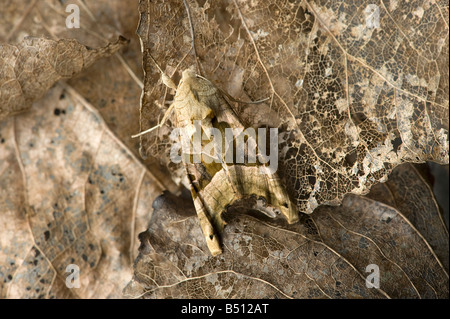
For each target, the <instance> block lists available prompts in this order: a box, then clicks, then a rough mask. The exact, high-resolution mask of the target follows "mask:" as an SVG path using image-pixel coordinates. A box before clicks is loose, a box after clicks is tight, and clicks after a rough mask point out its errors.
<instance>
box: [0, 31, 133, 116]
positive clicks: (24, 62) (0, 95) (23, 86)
mask: <svg viewBox="0 0 450 319" xmlns="http://www.w3.org/2000/svg"><path fill="white" fill-rule="evenodd" d="M127 42H128V41H127V40H126V39H125V38H120V39H119V40H117V41H116V42H115V43H111V44H108V45H107V46H106V47H103V48H100V49H90V48H87V47H85V46H84V45H82V44H80V43H78V42H77V41H76V40H72V39H67V40H58V41H54V40H49V39H42V38H32V37H29V38H26V39H25V40H23V41H22V42H21V43H20V44H19V45H17V46H12V45H8V44H1V45H0V70H1V71H0V83H1V85H0V119H1V118H4V117H6V116H8V115H11V114H15V113H19V112H23V111H25V110H27V109H28V108H30V107H31V104H32V103H33V101H34V100H36V99H38V98H40V97H42V95H43V94H44V93H45V92H47V91H48V89H49V88H50V87H51V86H52V85H53V84H54V83H55V82H57V81H58V80H60V79H65V78H70V77H72V76H74V75H75V74H77V73H79V72H80V71H82V70H83V69H85V68H88V67H89V66H91V65H92V64H93V63H94V62H95V61H96V60H97V59H99V58H102V57H107V56H110V55H111V54H113V53H115V52H116V51H117V50H119V49H120V48H121V47H122V46H123V45H125V44H126V43H127Z"/></svg>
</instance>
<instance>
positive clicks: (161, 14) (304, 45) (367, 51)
mask: <svg viewBox="0 0 450 319" xmlns="http://www.w3.org/2000/svg"><path fill="white" fill-rule="evenodd" d="M139 10H140V13H141V21H140V24H139V27H138V34H139V36H140V38H141V40H142V43H143V52H144V70H145V88H144V94H143V95H142V105H141V130H142V131H143V130H146V129H148V128H150V127H153V126H155V125H156V124H158V121H160V120H161V118H162V116H163V113H164V111H165V110H166V107H165V104H166V101H167V100H171V99H172V98H171V95H170V92H168V91H167V89H166V88H165V87H164V86H163V85H155V83H158V80H159V78H160V73H159V71H158V69H157V68H156V66H155V63H154V62H153V60H152V58H151V57H150V55H151V56H153V57H154V59H155V60H156V61H157V62H158V64H159V65H160V66H161V67H162V68H163V70H165V72H166V73H167V74H168V75H170V76H172V75H173V76H174V78H175V80H177V79H178V78H179V76H180V72H181V71H183V69H186V68H188V67H190V66H194V67H196V68H197V72H198V73H200V74H202V75H203V76H205V77H207V78H208V79H210V80H211V81H212V82H213V83H215V84H216V85H217V86H218V87H220V88H222V89H223V90H225V91H227V92H229V93H230V94H231V95H232V96H234V97H235V98H238V99H240V100H249V99H250V100H261V99H264V98H266V97H270V99H269V102H267V103H266V105H247V106H245V105H244V106H239V107H238V106H236V109H237V111H238V113H239V114H240V116H241V118H242V119H243V120H244V122H247V123H248V124H249V125H250V126H261V125H265V124H268V125H270V126H274V127H279V128H280V130H281V131H282V132H283V137H284V139H283V140H282V141H281V144H280V161H281V164H280V169H279V173H280V174H281V175H283V176H282V178H283V179H284V182H285V184H286V186H287V188H288V190H289V191H290V192H291V194H292V196H293V198H295V200H296V203H297V206H298V208H299V210H300V211H301V212H304V213H311V212H312V211H313V210H314V209H315V208H316V207H318V206H319V205H321V204H338V203H339V202H340V201H341V199H342V198H343V196H344V195H345V194H346V193H354V194H366V193H367V192H368V190H369V188H370V187H371V186H372V185H373V184H375V183H377V182H383V181H386V180H387V177H388V175H389V173H390V172H391V171H392V169H393V168H394V167H396V166H397V165H399V164H400V163H403V162H405V161H408V162H409V161H411V162H423V161H425V160H433V161H436V162H440V163H448V151H449V148H448V115H449V113H448V105H449V104H448V24H447V23H446V19H447V16H446V15H447V14H448V10H445V8H441V7H440V4H439V3H435V2H430V3H422V2H414V3H408V4H406V3H403V2H395V3H394V2H391V3H385V2H380V3H379V4H376V5H374V4H372V3H371V2H369V1H360V2H358V4H357V5H355V4H349V3H346V2H341V1H326V2H320V1H306V0H304V1H276V0H272V1H241V0H221V1H208V0H206V1H194V0H186V1H162V0H161V1H149V0H141V1H140V9H139ZM171 129H172V124H171V122H170V121H169V122H168V123H167V125H165V126H164V127H163V128H161V129H159V130H157V131H155V132H156V134H153V135H151V134H148V135H146V136H143V137H141V153H142V155H143V156H144V157H145V156H156V155H158V156H159V155H161V156H164V155H165V156H166V158H165V161H166V163H167V164H168V166H171V165H172V166H173V164H172V163H170V160H169V159H168V156H167V154H168V146H170V143H169V142H170V140H169V134H170V132H171ZM176 178H179V177H178V176H177V177H176Z"/></svg>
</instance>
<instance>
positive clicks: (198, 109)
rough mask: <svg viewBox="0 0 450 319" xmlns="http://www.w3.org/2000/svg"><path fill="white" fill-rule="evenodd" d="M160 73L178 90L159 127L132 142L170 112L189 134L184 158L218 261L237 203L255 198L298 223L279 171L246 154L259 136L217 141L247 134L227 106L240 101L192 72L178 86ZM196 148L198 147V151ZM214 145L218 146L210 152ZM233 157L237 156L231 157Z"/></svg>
mask: <svg viewBox="0 0 450 319" xmlns="http://www.w3.org/2000/svg"><path fill="white" fill-rule="evenodd" d="M158 69H159V70H160V71H161V73H162V80H163V83H164V84H165V85H166V86H168V87H171V88H173V89H176V94H175V98H174V101H173V103H172V104H171V106H170V107H169V109H168V110H167V111H166V113H165V115H164V117H163V119H162V121H161V123H160V124H159V125H158V126H156V127H153V128H151V129H149V130H147V131H145V132H141V133H139V134H137V135H135V136H134V137H137V136H141V135H143V134H146V133H148V132H150V131H152V130H154V129H156V128H158V127H160V126H161V125H162V124H163V123H164V122H165V120H166V119H167V117H168V116H169V114H170V113H171V112H172V111H175V115H176V121H175V123H176V127H177V128H179V129H183V130H185V131H189V132H190V133H189V134H180V135H179V138H180V139H181V141H180V142H181V145H182V148H181V158H182V162H183V164H184V167H185V169H186V174H187V177H188V180H189V183H190V188H191V194H192V198H193V200H194V205H195V209H196V211H197V215H198V218H199V220H200V225H201V228H202V231H203V234H204V235H205V238H206V243H207V245H208V248H209V250H210V252H211V254H212V255H213V256H216V255H218V254H221V253H222V248H221V244H220V237H219V234H220V233H221V231H222V230H223V228H224V226H225V222H224V220H223V219H222V213H223V212H224V211H226V209H227V208H228V207H229V206H231V205H232V204H233V203H235V202H236V201H238V200H239V201H241V200H245V199H246V198H249V197H251V196H256V198H260V199H264V200H263V201H264V203H265V205H266V207H268V208H272V209H274V210H276V211H277V212H279V213H281V214H282V215H283V216H284V217H285V218H286V219H287V221H288V222H289V223H294V222H296V221H297V220H298V213H297V208H296V205H295V204H294V203H293V202H292V201H291V200H290V199H289V196H288V194H287V192H286V190H285V188H284V187H283V185H282V183H281V181H280V179H279V178H278V176H277V174H276V172H274V171H273V170H271V169H270V168H269V166H268V165H267V163H266V162H265V161H264V159H263V157H262V156H260V155H261V154H262V152H261V150H257V153H258V154H254V156H252V154H250V152H249V151H248V150H249V149H250V147H249V146H250V145H256V144H257V143H256V137H255V136H252V135H251V134H248V135H246V136H245V139H243V138H241V137H242V134H241V135H239V134H237V135H235V136H234V137H233V138H232V140H231V141H230V140H229V139H228V140H227V139H225V140H224V139H220V138H217V136H218V135H221V136H222V137H223V136H227V134H228V133H227V132H229V129H232V130H234V131H233V132H241V133H242V132H245V127H244V125H243V124H242V122H241V121H240V120H239V117H238V115H237V114H236V112H235V111H234V110H233V108H232V107H231V105H230V103H229V102H228V101H227V99H228V100H229V99H231V100H233V101H236V100H234V99H233V98H232V97H231V96H229V95H228V94H227V93H225V92H223V91H221V90H220V89H219V88H217V87H216V86H215V85H213V84H212V83H211V82H210V81H209V80H207V79H206V78H204V77H202V76H200V75H197V74H195V73H194V72H193V71H191V70H189V69H187V70H185V71H184V72H183V73H182V78H181V80H180V82H179V84H178V86H175V84H174V83H173V81H172V80H171V79H170V78H169V77H168V76H167V75H165V74H164V72H163V71H162V70H161V69H160V68H159V66H158ZM253 103H255V102H253ZM211 132H216V133H217V134H211ZM196 133H197V135H198V134H200V136H201V138H200V139H198V138H197V139H195V136H196ZM228 135H229V134H228ZM244 141H245V142H244ZM195 143H200V145H197V147H196V146H195ZM240 143H245V147H246V148H244V150H245V155H244V157H245V160H244V162H242V161H240V160H239V159H238V156H237V153H239V152H238V150H239V149H242V148H240V146H241V145H239V144H240ZM211 144H212V145H213V146H214V147H212V148H211ZM186 146H188V147H186ZM199 146H200V147H199ZM205 149H207V151H205ZM211 149H212V152H211ZM186 150H189V151H186ZM217 150H220V151H219V152H217ZM230 154H235V155H232V156H229V155H230ZM277 156H278V152H277ZM252 158H253V159H256V161H252ZM196 159H197V160H196Z"/></svg>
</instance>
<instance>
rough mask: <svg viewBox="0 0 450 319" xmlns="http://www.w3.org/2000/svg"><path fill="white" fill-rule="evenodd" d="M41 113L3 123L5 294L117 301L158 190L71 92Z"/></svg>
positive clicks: (0, 244) (59, 89)
mask: <svg viewBox="0 0 450 319" xmlns="http://www.w3.org/2000/svg"><path fill="white" fill-rule="evenodd" d="M35 106H36V107H33V108H32V109H31V110H30V111H29V112H27V113H25V114H23V115H20V116H17V117H16V118H15V120H8V121H3V122H0V123H1V124H0V138H1V141H2V144H0V212H1V216H0V217H1V218H0V229H1V232H0V278H1V282H0V296H1V298H106V297H115V298H120V297H121V289H122V288H123V287H124V285H125V284H126V283H127V282H128V281H129V279H130V266H131V263H132V261H133V259H134V256H133V253H132V252H133V251H134V249H133V247H134V245H135V236H136V233H135V232H136V229H135V227H138V225H140V224H141V223H142V222H143V221H145V218H146V215H147V214H148V208H147V206H146V203H147V201H148V200H149V199H150V200H151V198H152V197H153V198H154V196H155V195H156V194H158V193H159V192H160V191H161V189H162V186H161V184H160V183H158V182H157V181H156V180H155V179H154V178H153V177H152V175H151V174H150V173H149V172H148V170H147V169H146V168H145V167H144V166H142V164H140V163H139V161H138V160H137V159H136V158H135V157H134V156H133V155H132V153H130V152H129V151H128V149H127V148H126V147H124V145H123V144H122V143H121V142H120V141H118V140H117V138H116V137H115V136H114V134H112V132H111V131H110V130H109V129H108V128H107V127H106V125H105V123H104V121H103V120H102V119H101V117H100V116H99V114H98V112H97V111H95V110H94V109H93V108H92V106H90V105H89V104H88V103H87V102H86V101H84V99H82V98H81V97H80V96H78V95H77V94H76V92H74V91H73V89H71V88H70V87H66V88H65V87H63V86H60V85H58V86H56V87H55V88H54V89H52V90H51V91H50V93H49V94H47V95H46V96H45V98H44V99H42V100H41V101H39V102H36V103H35ZM137 229H140V227H138V228H137ZM71 264H75V265H77V266H78V267H79V269H80V274H81V277H80V283H81V287H80V288H79V289H69V287H67V286H66V277H67V276H68V275H69V273H66V267H68V266H69V265H71Z"/></svg>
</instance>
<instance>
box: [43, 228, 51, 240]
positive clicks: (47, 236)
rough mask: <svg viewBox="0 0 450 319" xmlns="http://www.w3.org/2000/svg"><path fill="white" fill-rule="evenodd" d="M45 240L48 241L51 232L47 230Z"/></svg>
mask: <svg viewBox="0 0 450 319" xmlns="http://www.w3.org/2000/svg"><path fill="white" fill-rule="evenodd" d="M44 237H45V241H47V240H48V239H49V238H50V232H49V231H48V230H47V231H45V232H44Z"/></svg>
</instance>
